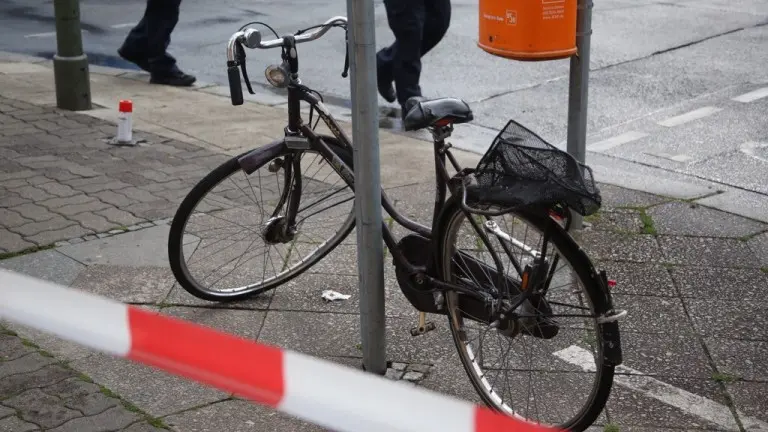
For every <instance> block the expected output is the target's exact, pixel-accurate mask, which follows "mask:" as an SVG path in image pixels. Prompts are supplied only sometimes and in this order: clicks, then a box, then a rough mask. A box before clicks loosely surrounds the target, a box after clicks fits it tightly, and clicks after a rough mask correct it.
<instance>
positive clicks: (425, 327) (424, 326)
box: [411, 312, 436, 337]
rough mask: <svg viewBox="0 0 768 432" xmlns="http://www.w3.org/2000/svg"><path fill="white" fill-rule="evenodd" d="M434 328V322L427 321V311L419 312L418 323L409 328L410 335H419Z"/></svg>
mask: <svg viewBox="0 0 768 432" xmlns="http://www.w3.org/2000/svg"><path fill="white" fill-rule="evenodd" d="M435 328H436V327H435V323H434V322H432V321H430V322H427V313H426V312H419V325H418V326H417V327H414V328H412V329H411V336H414V337H415V336H421V335H423V334H424V333H427V332H431V331H432V330H434V329H435Z"/></svg>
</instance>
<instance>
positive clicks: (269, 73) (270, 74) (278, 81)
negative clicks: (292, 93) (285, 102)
mask: <svg viewBox="0 0 768 432" xmlns="http://www.w3.org/2000/svg"><path fill="white" fill-rule="evenodd" d="M264 76H266V77H267V81H269V83H270V84H271V85H272V86H274V87H277V88H285V87H287V86H288V71H286V70H285V68H284V67H282V66H281V65H269V66H267V69H266V70H265V71H264Z"/></svg>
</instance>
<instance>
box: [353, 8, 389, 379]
mask: <svg viewBox="0 0 768 432" xmlns="http://www.w3.org/2000/svg"><path fill="white" fill-rule="evenodd" d="M347 14H348V17H349V21H348V26H349V27H348V28H349V50H350V53H349V65H350V76H351V84H350V86H351V92H352V138H353V140H354V142H355V149H354V164H355V213H356V218H357V261H358V274H359V276H358V283H359V287H360V335H361V338H362V347H363V368H364V369H365V370H366V371H369V372H373V373H375V374H380V375H384V374H385V373H386V371H387V362H386V337H385V333H384V330H385V317H384V247H383V242H382V237H381V226H382V219H381V179H380V172H379V121H378V113H379V107H378V100H377V90H376V34H375V33H374V29H375V27H374V13H373V0H347Z"/></svg>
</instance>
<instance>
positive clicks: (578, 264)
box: [436, 195, 614, 431]
mask: <svg viewBox="0 0 768 432" xmlns="http://www.w3.org/2000/svg"><path fill="white" fill-rule="evenodd" d="M463 213H464V210H463V209H462V206H461V196H456V195H454V196H452V197H450V198H449V199H448V200H447V201H446V206H445V208H444V210H443V212H442V213H441V215H440V217H439V219H438V224H437V233H438V234H437V236H436V238H437V240H438V242H439V243H438V248H437V257H436V258H437V259H436V271H437V275H438V276H439V277H440V278H441V279H442V280H451V279H452V277H451V275H449V274H447V271H446V268H447V266H446V265H445V264H446V262H448V263H450V261H451V259H452V257H449V256H447V255H448V254H450V249H448V248H447V242H448V241H450V239H449V238H448V237H449V236H450V233H451V229H452V226H451V224H453V223H454V221H455V220H456V219H457V217H458V215H461V214H463ZM510 213H515V215H516V216H519V217H520V218H521V219H524V220H525V221H527V222H528V223H530V224H531V225H533V226H534V227H537V228H538V229H540V230H542V232H544V230H545V229H549V230H550V231H549V233H550V236H551V237H550V241H551V243H553V244H554V245H555V247H556V248H557V249H558V251H559V252H560V255H561V256H562V257H563V258H564V259H565V260H566V261H568V262H569V263H570V264H571V266H572V268H573V270H574V271H575V273H576V274H577V275H578V277H579V279H580V282H581V283H582V285H583V286H584V288H585V293H586V294H587V295H588V296H589V300H590V302H591V303H592V305H593V306H594V308H595V311H594V312H595V314H596V315H598V316H599V315H601V314H603V313H605V312H607V311H608V305H607V304H606V303H607V302H606V299H605V295H604V293H603V292H602V288H601V287H600V285H599V282H598V281H599V276H598V275H597V273H596V271H595V269H594V266H593V265H592V263H591V261H590V260H589V258H588V257H587V255H586V254H585V253H584V252H583V251H582V250H581V248H580V247H579V245H578V244H577V243H576V242H575V240H574V239H573V238H572V237H571V236H570V235H569V234H568V233H567V232H566V231H565V230H564V229H563V228H562V227H561V226H560V225H558V224H557V223H556V222H555V221H554V220H552V219H551V218H550V217H547V216H538V215H536V216H534V215H532V214H529V213H526V212H517V211H515V212H510ZM446 260H447V261H446ZM450 297H452V296H449V295H446V308H447V309H448V310H447V311H446V316H447V318H448V324H449V327H450V329H451V334H452V336H453V342H454V344H455V345H456V349H457V351H458V352H459V357H460V360H461V363H462V366H463V368H464V370H465V372H466V373H467V375H468V377H469V379H470V381H471V382H472V385H473V387H474V388H475V390H476V391H477V393H478V395H479V396H480V397H481V399H482V400H483V402H484V403H485V404H486V405H487V406H488V407H490V408H491V409H493V410H494V411H497V412H502V410H500V409H499V408H498V407H496V406H495V405H494V403H493V401H492V400H491V398H490V397H489V396H488V395H486V393H485V391H484V387H482V383H481V382H480V377H478V376H477V375H476V374H475V373H474V372H475V371H474V366H473V363H470V361H471V360H470V359H469V358H468V357H467V353H466V351H465V350H464V349H463V348H462V346H461V344H462V343H463V342H462V340H461V339H460V337H461V335H460V332H461V330H459V329H456V328H455V326H454V325H453V323H452V322H451V321H452V319H453V317H452V314H451V304H450V303H451V301H450ZM596 327H597V329H598V331H597V333H598V334H597V337H598V339H597V347H598V355H597V356H596V357H597V358H599V359H603V355H602V354H603V349H602V348H603V339H604V332H603V331H602V328H601V327H600V326H596ZM597 369H598V368H596V371H597ZM597 374H598V376H597V379H596V380H595V384H594V386H593V388H592V390H591V392H590V396H589V399H588V404H585V405H584V408H583V409H582V411H581V412H580V413H579V415H577V416H574V417H573V418H572V419H571V421H569V422H567V423H565V424H561V425H554V426H555V427H558V428H561V429H564V430H570V431H583V430H585V429H587V428H589V427H590V426H591V425H592V424H593V423H594V422H595V421H596V420H597V418H598V417H599V416H600V414H601V412H602V411H603V408H604V407H605V405H606V403H607V401H608V397H609V396H610V392H611V388H612V386H613V376H614V366H613V365H612V364H610V363H607V362H606V361H601V362H600V367H599V371H597Z"/></svg>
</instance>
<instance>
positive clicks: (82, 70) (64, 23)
mask: <svg viewBox="0 0 768 432" xmlns="http://www.w3.org/2000/svg"><path fill="white" fill-rule="evenodd" d="M53 9H54V15H55V16H56V55H54V56H53V76H54V80H55V85H56V106H58V107H59V108H62V109H67V110H72V111H82V110H89V109H91V108H92V105H91V81H90V78H89V74H88V58H87V57H86V56H85V54H84V53H83V39H82V34H81V33H80V1H79V0H54V2H53Z"/></svg>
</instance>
